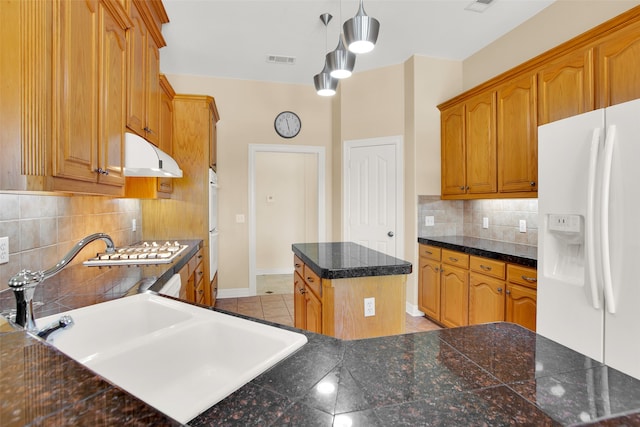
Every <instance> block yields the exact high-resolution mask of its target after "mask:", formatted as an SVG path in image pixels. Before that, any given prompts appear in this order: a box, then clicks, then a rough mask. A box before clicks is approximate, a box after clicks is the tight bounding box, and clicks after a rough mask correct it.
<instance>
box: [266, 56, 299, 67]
mask: <svg viewBox="0 0 640 427" xmlns="http://www.w3.org/2000/svg"><path fill="white" fill-rule="evenodd" d="M267 62H270V63H272V64H286V65H293V64H295V63H296V58H294V57H293V56H282V55H267Z"/></svg>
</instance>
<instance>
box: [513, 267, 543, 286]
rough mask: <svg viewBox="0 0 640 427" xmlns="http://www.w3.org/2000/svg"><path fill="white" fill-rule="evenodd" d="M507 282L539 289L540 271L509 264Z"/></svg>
mask: <svg viewBox="0 0 640 427" xmlns="http://www.w3.org/2000/svg"><path fill="white" fill-rule="evenodd" d="M507 280H508V281H509V282H511V283H517V284H519V285H522V286H526V287H528V288H533V289H537V288H538V271H537V270H536V269H534V268H529V267H521V266H519V265H512V264H509V265H508V266H507Z"/></svg>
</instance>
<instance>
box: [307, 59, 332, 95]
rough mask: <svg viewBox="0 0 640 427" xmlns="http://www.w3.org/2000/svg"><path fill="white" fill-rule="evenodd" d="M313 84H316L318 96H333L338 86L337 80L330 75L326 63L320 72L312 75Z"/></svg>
mask: <svg viewBox="0 0 640 427" xmlns="http://www.w3.org/2000/svg"><path fill="white" fill-rule="evenodd" d="M313 84H314V85H315V86H316V92H317V93H318V95H320V96H333V95H335V94H336V88H337V87H338V80H336V79H334V78H333V77H331V74H330V73H329V70H328V69H327V64H326V63H325V65H324V68H323V69H322V71H320V74H316V75H315V76H313Z"/></svg>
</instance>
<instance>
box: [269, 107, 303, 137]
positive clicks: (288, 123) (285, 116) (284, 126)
mask: <svg viewBox="0 0 640 427" xmlns="http://www.w3.org/2000/svg"><path fill="white" fill-rule="evenodd" d="M273 126H274V127H275V129H276V132H278V135H280V136H281V137H283V138H293V137H294V136H296V135H297V134H299V133H300V129H301V128H302V123H301V122H300V117H298V115H297V114H296V113H293V112H291V111H283V112H282V113H280V114H278V115H277V116H276V120H275V122H274V123H273Z"/></svg>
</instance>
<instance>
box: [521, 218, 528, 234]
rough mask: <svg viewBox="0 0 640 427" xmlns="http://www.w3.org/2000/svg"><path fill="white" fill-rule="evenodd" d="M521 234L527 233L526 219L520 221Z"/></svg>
mask: <svg viewBox="0 0 640 427" xmlns="http://www.w3.org/2000/svg"><path fill="white" fill-rule="evenodd" d="M520 232H521V233H526V232H527V220H525V219H521V220H520Z"/></svg>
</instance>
